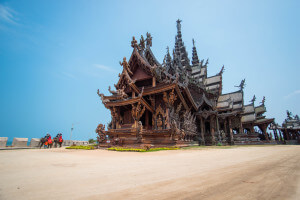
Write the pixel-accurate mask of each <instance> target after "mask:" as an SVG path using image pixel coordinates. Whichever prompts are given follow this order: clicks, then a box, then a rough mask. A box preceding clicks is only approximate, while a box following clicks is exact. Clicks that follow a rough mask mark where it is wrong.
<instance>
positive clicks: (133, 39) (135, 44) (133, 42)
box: [131, 36, 138, 48]
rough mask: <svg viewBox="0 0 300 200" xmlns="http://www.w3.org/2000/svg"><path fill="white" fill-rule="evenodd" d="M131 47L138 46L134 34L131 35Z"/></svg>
mask: <svg viewBox="0 0 300 200" xmlns="http://www.w3.org/2000/svg"><path fill="white" fill-rule="evenodd" d="M131 47H132V48H135V47H136V48H138V45H137V41H136V39H135V37H134V36H133V37H132V41H131Z"/></svg>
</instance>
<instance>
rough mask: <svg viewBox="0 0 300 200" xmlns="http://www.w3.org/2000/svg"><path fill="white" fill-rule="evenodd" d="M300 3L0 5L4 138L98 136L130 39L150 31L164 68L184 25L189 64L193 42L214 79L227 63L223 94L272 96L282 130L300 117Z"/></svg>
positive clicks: (30, 0)
mask: <svg viewBox="0 0 300 200" xmlns="http://www.w3.org/2000/svg"><path fill="white" fill-rule="evenodd" d="M299 2H300V1H289V0H287V1H212V0H210V1H188V0H187V1H163V2H160V1H92V0H89V1H79V0H78V1H67V0H60V1H59V0H54V1H53V0H52V1H47V0H45V1H38V0H26V1H23V0H18V1H1V0H0V89H1V97H0V103H1V104H0V106H1V116H0V137H9V138H10V140H12V138H13V137H29V138H31V137H41V136H43V135H45V134H46V133H47V132H49V133H50V134H52V135H54V134H56V133H58V132H62V133H63V136H64V137H65V139H69V137H70V128H71V126H72V123H74V124H75V125H74V132H73V136H72V139H79V140H87V139H88V138H92V137H94V138H95V137H96V134H95V133H94V131H95V129H96V126H97V124H98V123H100V122H102V123H107V122H109V121H110V113H109V111H108V110H106V109H105V108H104V106H103V105H102V103H101V102H100V100H99V97H98V95H97V89H98V88H99V89H100V91H101V92H104V94H109V93H108V91H107V88H108V86H109V85H110V86H113V84H114V83H116V82H117V80H118V73H120V72H121V66H120V65H119V61H121V60H122V58H123V57H124V56H126V57H127V58H129V57H130V55H131V52H132V48H131V46H130V42H131V39H132V36H136V38H138V39H139V38H140V35H142V34H143V35H144V37H145V35H146V32H150V33H151V34H152V37H153V46H152V50H153V52H154V54H155V56H156V57H157V59H158V60H159V61H160V62H162V60H163V57H164V55H165V53H166V47H167V46H169V47H170V48H171V49H173V48H174V41H175V39H174V38H175V34H176V20H177V19H178V18H180V19H181V20H182V34H183V40H184V42H185V45H186V47H187V50H188V53H189V57H190V58H191V55H192V51H191V49H192V38H194V39H195V41H196V47H197V50H198V55H199V57H200V58H201V59H206V58H209V60H210V64H209V67H208V73H209V75H215V74H216V73H217V72H219V71H220V69H221V67H222V65H223V64H224V65H225V72H224V75H223V92H224V93H226V92H231V91H234V90H236V89H237V88H235V87H234V86H235V85H238V84H239V83H240V81H241V80H242V79H244V78H245V79H246V88H245V90H244V91H245V104H248V102H249V101H250V99H251V98H252V96H253V95H254V94H255V95H256V97H257V101H256V103H257V104H258V103H259V102H260V101H261V99H262V98H263V96H266V106H267V111H268V112H267V113H266V114H267V116H268V117H275V118H276V121H277V122H279V123H282V121H283V120H284V119H285V117H286V114H285V111H286V110H287V109H289V110H291V111H292V112H293V114H300V107H299V102H300V84H299V79H298V78H299V72H300V60H299V55H300V39H299V35H300V13H299V8H300V3H299Z"/></svg>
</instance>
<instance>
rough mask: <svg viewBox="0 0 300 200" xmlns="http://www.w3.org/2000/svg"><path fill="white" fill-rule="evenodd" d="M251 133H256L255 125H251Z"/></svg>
mask: <svg viewBox="0 0 300 200" xmlns="http://www.w3.org/2000/svg"><path fill="white" fill-rule="evenodd" d="M250 132H251V133H252V134H254V133H255V130H254V126H253V124H251V129H250Z"/></svg>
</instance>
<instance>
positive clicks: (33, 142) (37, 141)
mask: <svg viewBox="0 0 300 200" xmlns="http://www.w3.org/2000/svg"><path fill="white" fill-rule="evenodd" d="M40 140H41V139H39V138H31V140H30V145H29V146H30V147H39V146H40V145H39V144H40Z"/></svg>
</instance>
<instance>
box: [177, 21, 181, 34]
mask: <svg viewBox="0 0 300 200" xmlns="http://www.w3.org/2000/svg"><path fill="white" fill-rule="evenodd" d="M176 22H177V33H178V32H181V24H180V22H182V20H180V19H178V20H177V21H176Z"/></svg>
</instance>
